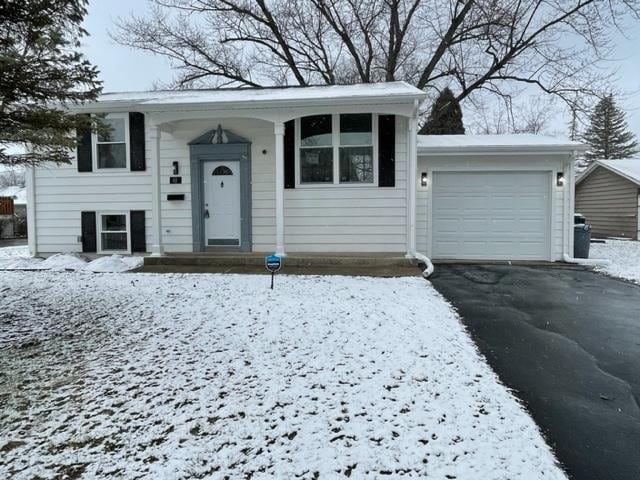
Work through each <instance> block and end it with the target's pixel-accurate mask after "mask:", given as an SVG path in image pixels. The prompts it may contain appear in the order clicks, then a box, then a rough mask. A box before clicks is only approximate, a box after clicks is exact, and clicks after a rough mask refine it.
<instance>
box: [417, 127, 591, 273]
mask: <svg viewBox="0 0 640 480" xmlns="http://www.w3.org/2000/svg"><path fill="white" fill-rule="evenodd" d="M580 148H582V147H581V145H580V144H577V143H573V142H564V141H559V140H557V139H555V138H550V137H542V136H538V135H499V136H498V135H495V136H494V135H482V136H475V135H442V136H420V137H419V140H418V155H419V156H418V171H419V174H418V176H419V178H420V179H421V184H420V186H419V187H418V201H417V209H416V210H417V217H418V218H417V222H416V229H417V232H418V235H417V242H418V249H419V250H420V249H422V251H424V252H426V254H427V256H430V257H431V258H432V259H433V260H465V261H467V260H501V261H510V260H513V261H530V260H531V261H558V260H563V258H564V257H565V255H570V253H571V250H570V249H569V245H572V244H573V239H572V235H573V229H572V224H573V222H572V214H571V213H570V212H572V211H573V206H572V202H573V196H572V195H571V194H570V193H569V192H571V191H572V188H573V182H572V178H573V158H574V156H573V155H574V152H575V151H576V150H578V149H580Z"/></svg>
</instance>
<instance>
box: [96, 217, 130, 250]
mask: <svg viewBox="0 0 640 480" xmlns="http://www.w3.org/2000/svg"><path fill="white" fill-rule="evenodd" d="M98 227H99V238H100V248H99V251H100V252H128V251H129V233H128V232H129V216H128V215H127V214H126V213H102V214H100V216H99V219H98Z"/></svg>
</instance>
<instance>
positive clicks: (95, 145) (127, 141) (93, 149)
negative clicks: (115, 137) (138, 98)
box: [91, 113, 131, 172]
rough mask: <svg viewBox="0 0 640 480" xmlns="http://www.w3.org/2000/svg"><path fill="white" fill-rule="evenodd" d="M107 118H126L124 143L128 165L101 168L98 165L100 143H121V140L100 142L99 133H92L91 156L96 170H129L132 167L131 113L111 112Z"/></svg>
mask: <svg viewBox="0 0 640 480" xmlns="http://www.w3.org/2000/svg"><path fill="white" fill-rule="evenodd" d="M105 119H123V120H124V145H125V152H126V153H125V157H126V162H127V165H126V166H125V167H123V168H100V167H99V166H98V143H121V142H98V133H97V132H92V133H91V156H92V157H93V171H94V172H128V171H129V170H130V167H131V140H130V139H129V114H128V113H110V114H108V115H106V116H105Z"/></svg>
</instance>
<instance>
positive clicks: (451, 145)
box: [418, 134, 584, 153]
mask: <svg viewBox="0 0 640 480" xmlns="http://www.w3.org/2000/svg"><path fill="white" fill-rule="evenodd" d="M452 149H455V150H456V151H460V152H466V151H478V150H530V149H534V150H545V151H548V150H584V146H583V145H582V144H581V143H578V142H572V141H570V140H567V139H561V138H556V137H551V136H547V135H533V134H505V135H418V152H419V153H420V152H425V153H427V152H430V151H443V150H452Z"/></svg>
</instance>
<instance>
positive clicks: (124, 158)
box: [94, 115, 129, 170]
mask: <svg viewBox="0 0 640 480" xmlns="http://www.w3.org/2000/svg"><path fill="white" fill-rule="evenodd" d="M102 122H103V124H104V125H105V127H106V128H105V129H104V130H103V131H100V132H98V133H96V134H94V135H95V155H94V158H95V159H96V168H97V169H98V170H103V169H126V168H128V166H129V142H128V137H129V125H128V123H129V120H128V117H127V116H125V115H109V116H107V117H106V118H104V119H103V120H102Z"/></svg>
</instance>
